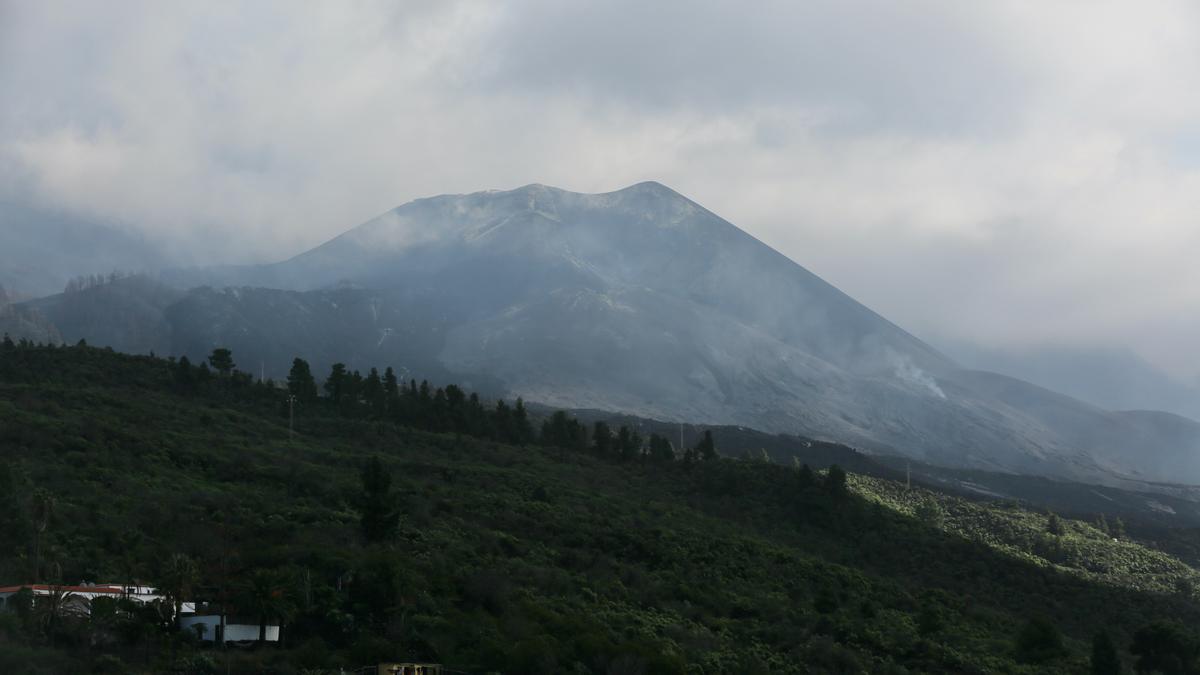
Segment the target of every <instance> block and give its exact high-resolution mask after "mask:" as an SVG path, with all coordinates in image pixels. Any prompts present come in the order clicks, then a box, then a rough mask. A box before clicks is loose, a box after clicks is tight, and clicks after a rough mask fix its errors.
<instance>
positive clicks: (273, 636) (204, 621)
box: [179, 614, 279, 642]
mask: <svg viewBox="0 0 1200 675" xmlns="http://www.w3.org/2000/svg"><path fill="white" fill-rule="evenodd" d="M179 625H180V626H181V627H182V628H183V630H188V631H194V632H195V633H196V634H197V635H199V637H200V639H201V640H204V641H205V642H215V641H218V640H219V639H220V634H221V615H220V614H191V615H184V616H183V617H181V618H180V619H179ZM266 638H267V642H279V624H276V623H271V622H267V635H266ZM257 641H258V620H257V619H251V618H246V617H239V616H226V617H225V642H257Z"/></svg>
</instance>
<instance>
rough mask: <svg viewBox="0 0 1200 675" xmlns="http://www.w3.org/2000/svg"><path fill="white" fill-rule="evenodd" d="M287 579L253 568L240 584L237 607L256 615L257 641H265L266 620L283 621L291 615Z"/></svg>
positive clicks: (281, 623) (271, 572) (275, 573)
mask: <svg viewBox="0 0 1200 675" xmlns="http://www.w3.org/2000/svg"><path fill="white" fill-rule="evenodd" d="M287 585H288V584H287V580H286V579H285V578H284V576H283V575H282V574H279V573H278V572H276V571H273V570H255V571H254V572H253V573H252V574H251V575H250V577H249V578H248V579H247V580H246V581H245V583H243V584H242V589H241V594H240V595H241V600H240V601H239V602H238V607H239V608H241V609H243V610H245V611H247V612H249V613H251V614H253V615H254V616H257V617H258V643H259V644H260V645H261V644H263V643H265V642H266V641H267V622H268V621H270V620H271V619H278V620H279V623H280V627H281V628H282V625H283V621H284V620H285V619H287V618H288V617H290V616H291V614H292V610H293V606H292V600H291V597H290V596H289V594H288V592H287Z"/></svg>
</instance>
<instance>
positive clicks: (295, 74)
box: [0, 0, 1200, 374]
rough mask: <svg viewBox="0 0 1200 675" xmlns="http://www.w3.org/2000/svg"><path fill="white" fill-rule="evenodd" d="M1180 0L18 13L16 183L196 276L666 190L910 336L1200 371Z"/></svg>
mask: <svg viewBox="0 0 1200 675" xmlns="http://www.w3.org/2000/svg"><path fill="white" fill-rule="evenodd" d="M1198 13H1200V11H1198V10H1197V9H1196V7H1195V5H1193V4H1191V3H1186V2H1156V3H1150V4H1147V3H1141V4H1138V5H1136V6H1135V5H1132V4H1129V3H1118V2H1098V3H1087V4H1079V3H1062V4H1047V3H1037V4H1036V5H1032V4H1029V3H1017V2H1012V3H1007V2H999V3H986V4H981V3H959V2H916V3H906V4H903V5H898V4H896V3H891V2H855V3H845V2H816V3H776V2H761V3H758V4H757V5H756V6H747V5H745V4H744V3H709V2H698V3H697V2H682V1H679V2H663V3H651V4H649V5H647V3H634V2H626V1H623V0H617V1H614V2H608V3H596V4H594V5H592V6H591V7H588V8H580V7H579V6H577V5H575V4H574V3H558V2H549V1H546V2H533V1H529V2H515V3H506V4H503V5H497V4H494V3H483V2H466V1H460V2H427V3H404V4H402V5H396V4H395V3H370V2H368V3H354V4H349V3H332V2H330V3H312V4H297V3H292V2H275V3H272V2H262V3H255V4H253V5H250V6H245V5H240V6H239V5H232V4H231V5H222V4H220V3H205V4H198V5H177V4H173V3H153V2H128V3H126V2H115V3H56V2H38V3H18V2H15V1H10V0H0V90H3V91H5V92H8V93H9V95H8V96H6V98H5V105H4V106H3V107H2V108H0V185H2V186H6V187H5V188H0V189H6V191H7V192H8V194H6V195H0V196H2V197H4V198H7V199H19V200H26V201H33V202H36V203H40V204H43V205H49V206H52V207H54V208H60V209H67V210H70V211H72V212H74V213H76V214H79V215H84V216H89V217H95V218H97V219H102V220H105V221H108V222H118V223H121V224H123V226H125V227H128V228H130V229H134V230H137V231H139V232H140V233H143V234H146V235H147V236H150V237H153V238H156V239H159V240H161V241H164V242H166V243H168V244H170V245H172V246H173V247H175V248H176V249H178V250H182V251H186V252H188V253H189V254H190V256H191V257H192V259H194V260H196V261H197V262H218V261H219V262H239V261H251V260H269V259H282V258H286V257H288V256H290V255H293V254H295V253H297V252H299V251H301V250H304V249H305V248H307V247H309V246H312V245H315V244H318V243H320V242H322V241H324V240H327V239H329V238H331V237H333V236H336V235H337V234H339V233H340V232H341V231H343V230H345V229H347V228H349V227H351V226H353V225H355V224H357V223H359V222H362V221H364V220H366V219H368V218H370V217H373V216H375V215H378V214H380V213H383V212H385V211H387V210H388V209H390V208H392V207H394V206H396V205H398V204H400V203H402V202H405V201H408V200H410V199H413V198H417V197H422V196H428V195H432V194H438V193H443V192H469V191H475V190H480V189H485V188H508V187H516V186H518V185H522V184H525V183H531V182H541V183H548V184H552V185H557V186H560V187H564V188H568V189H576V190H581V191H605V190H611V189H615V188H618V187H622V186H624V185H626V184H629V183H633V182H636V181H639V180H645V179H656V180H660V181H662V182H664V183H666V184H668V185H671V186H672V187H674V188H676V189H678V190H680V191H681V192H683V193H684V194H686V195H688V196H690V197H692V198H694V199H696V200H697V201H699V202H700V203H702V204H704V205H705V206H707V207H709V208H711V209H712V210H714V211H716V212H717V213H719V214H720V215H722V216H724V217H726V218H728V219H729V220H731V221H732V222H734V223H735V224H737V225H739V226H741V227H742V228H744V229H746V230H748V231H749V232H751V233H752V234H754V235H755V236H757V237H759V238H760V239H763V240H764V241H766V242H767V243H769V244H771V245H772V246H775V247H776V248H778V249H779V250H781V251H782V252H784V253H785V254H787V255H789V256H790V257H792V258H793V259H794V260H796V261H797V262H799V263H801V264H803V265H805V266H807V267H809V268H810V269H812V270H813V271H815V272H817V273H818V274H821V275H822V276H823V277H825V278H826V279H828V280H829V281H830V282H832V283H834V284H835V285H837V286H839V287H840V288H842V289H843V290H845V291H847V292H848V293H850V294H851V295H853V296H855V297H857V298H858V299H860V300H862V301H863V302H865V303H866V304H867V305H869V306H870V307H872V308H873V309H875V310H877V311H879V312H880V313H882V314H884V315H885V316H887V317H888V318H890V319H892V320H894V321H896V322H897V323H899V324H901V325H903V326H905V327H906V328H909V329H910V330H912V331H913V332H915V333H917V334H918V335H920V336H922V337H925V338H929V339H933V340H934V341H935V342H936V341H938V340H942V339H945V340H960V341H961V340H966V341H972V342H976V343H983V344H987V345H990V346H1001V347H1003V346H1006V345H1021V346H1027V345H1034V344H1038V343H1042V342H1054V343H1058V344H1062V343H1072V342H1074V343H1086V344H1091V345H1099V346H1103V345H1129V346H1132V347H1133V348H1134V349H1136V350H1137V351H1138V353H1139V354H1141V355H1142V356H1143V357H1145V358H1147V359H1148V360H1150V361H1151V362H1153V363H1155V364H1157V365H1159V366H1162V367H1166V368H1170V369H1172V370H1173V371H1176V372H1180V373H1187V374H1194V373H1196V371H1197V366H1196V365H1195V364H1194V363H1192V357H1191V354H1192V351H1193V346H1194V345H1195V344H1196V343H1197V341H1200V311H1197V309H1198V308H1200V266H1197V265H1195V264H1194V261H1193V260H1192V257H1193V256H1194V254H1195V252H1196V251H1197V250H1200V241H1198V239H1200V229H1198V228H1196V227H1195V225H1194V222H1193V221H1194V220H1195V218H1196V216H1197V214H1200V208H1198V207H1200V203H1198V202H1200V190H1198V189H1197V188H1198V187H1200V125H1197V123H1196V122H1195V120H1197V119H1200V90H1197V89H1196V88H1195V87H1194V86H1193V80H1194V73H1195V71H1196V67H1197V65H1200V16H1198Z"/></svg>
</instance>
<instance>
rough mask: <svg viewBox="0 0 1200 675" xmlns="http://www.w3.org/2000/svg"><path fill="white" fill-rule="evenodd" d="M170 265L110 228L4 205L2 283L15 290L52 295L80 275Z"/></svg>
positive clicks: (150, 247)
mask: <svg viewBox="0 0 1200 675" xmlns="http://www.w3.org/2000/svg"><path fill="white" fill-rule="evenodd" d="M169 264H171V263H170V261H169V260H168V258H167V256H166V255H165V253H164V251H163V250H162V249H160V248H159V247H157V246H155V245H154V244H152V243H150V242H147V241H146V240H144V239H142V238H140V237H137V236H134V235H131V234H129V233H127V232H124V231H122V230H119V229H117V228H114V227H112V226H110V225H107V224H103V223H99V222H95V221H91V220H87V219H84V218H79V217H76V216H72V215H69V214H66V213H60V212H55V211H49V210H45V209H40V208H35V207H32V206H29V205H27V204H19V203H14V202H3V201H0V285H3V286H4V287H6V288H8V289H9V290H10V291H15V292H17V293H19V294H21V295H26V296H36V295H49V294H52V293H57V292H59V291H61V290H62V289H63V287H64V286H65V285H66V283H67V281H68V280H69V279H71V278H73V277H75V276H78V275H89V274H106V273H108V272H112V271H113V270H122V271H127V272H143V271H149V270H157V269H158V268H160V267H165V266H167V265H169Z"/></svg>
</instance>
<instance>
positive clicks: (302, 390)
mask: <svg viewBox="0 0 1200 675" xmlns="http://www.w3.org/2000/svg"><path fill="white" fill-rule="evenodd" d="M287 388H288V392H289V393H291V395H292V396H295V397H296V400H298V401H301V402H303V403H310V402H312V401H315V400H317V381H316V379H314V378H313V374H312V370H311V369H309V367H308V361H305V360H304V359H301V358H297V359H294V360H293V361H292V369H291V370H290V371H289V372H288V378H287Z"/></svg>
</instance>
